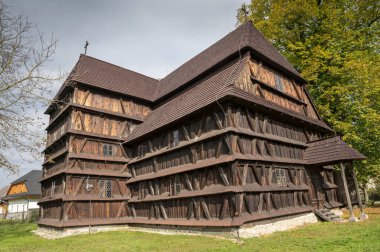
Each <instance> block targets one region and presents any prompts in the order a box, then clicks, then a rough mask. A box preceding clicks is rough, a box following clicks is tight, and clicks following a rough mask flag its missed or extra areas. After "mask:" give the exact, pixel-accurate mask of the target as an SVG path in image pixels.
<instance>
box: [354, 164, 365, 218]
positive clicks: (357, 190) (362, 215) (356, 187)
mask: <svg viewBox="0 0 380 252" xmlns="http://www.w3.org/2000/svg"><path fill="white" fill-rule="evenodd" d="M351 172H352V179H353V180H354V184H355V191H356V196H357V197H358V201H359V208H360V219H362V220H366V219H368V215H367V214H365V213H364V208H363V204H362V199H361V198H360V193H359V185H358V180H357V179H356V174H355V170H354V166H353V164H352V163H351Z"/></svg>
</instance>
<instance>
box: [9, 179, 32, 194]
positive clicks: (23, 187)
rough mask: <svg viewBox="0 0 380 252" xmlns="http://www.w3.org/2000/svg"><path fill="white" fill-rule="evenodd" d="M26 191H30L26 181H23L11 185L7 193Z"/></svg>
mask: <svg viewBox="0 0 380 252" xmlns="http://www.w3.org/2000/svg"><path fill="white" fill-rule="evenodd" d="M26 192H28V188H27V187H26V185H25V183H24V182H21V183H18V184H14V185H11V187H10V188H9V190H8V193H7V195H12V194H18V193H26Z"/></svg>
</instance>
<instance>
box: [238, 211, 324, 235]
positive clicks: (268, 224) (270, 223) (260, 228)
mask: <svg viewBox="0 0 380 252" xmlns="http://www.w3.org/2000/svg"><path fill="white" fill-rule="evenodd" d="M316 222H318V219H317V217H316V216H315V214H314V213H307V214H302V215H297V216H294V215H293V216H290V217H288V218H281V219H280V218H279V219H272V220H266V221H263V222H261V223H258V222H256V223H252V224H246V225H243V226H241V227H240V228H239V230H238V232H239V233H238V235H239V238H251V237H258V236H262V235H268V234H272V233H274V232H278V231H285V230H289V229H292V228H296V227H300V226H303V225H306V224H310V223H316Z"/></svg>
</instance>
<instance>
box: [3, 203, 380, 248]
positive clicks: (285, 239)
mask: <svg viewBox="0 0 380 252" xmlns="http://www.w3.org/2000/svg"><path fill="white" fill-rule="evenodd" d="M367 212H368V213H369V217H370V219H369V220H367V221H362V222H358V223H326V222H321V223H316V224H311V225H307V226H304V227H301V228H298V229H294V230H290V231H286V232H278V233H274V234H272V235H269V236H265V237H260V238H252V239H244V240H243V242H242V243H236V242H232V241H230V240H223V239H216V238H210V237H205V236H187V235H170V236H169V235H159V234H151V233H142V232H131V231H115V232H104V233H97V234H91V235H88V234H87V235H79V236H71V237H66V238H62V239H57V240H46V239H43V238H40V237H38V236H35V235H34V234H33V233H32V232H31V231H32V230H35V229H36V228H37V225H36V224H33V223H20V222H9V221H1V222H0V251H55V252H56V251H90V250H91V251H122V250H123V251H288V250H289V251H380V208H368V209H367ZM356 214H357V213H356Z"/></svg>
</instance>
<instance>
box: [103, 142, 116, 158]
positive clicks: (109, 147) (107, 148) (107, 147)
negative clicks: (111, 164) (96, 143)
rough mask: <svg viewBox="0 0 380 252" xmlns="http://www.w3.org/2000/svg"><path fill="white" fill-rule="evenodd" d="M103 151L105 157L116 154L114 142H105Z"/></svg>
mask: <svg viewBox="0 0 380 252" xmlns="http://www.w3.org/2000/svg"><path fill="white" fill-rule="evenodd" d="M102 152H103V156H105V157H112V156H114V150H113V144H108V143H103V148H102Z"/></svg>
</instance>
